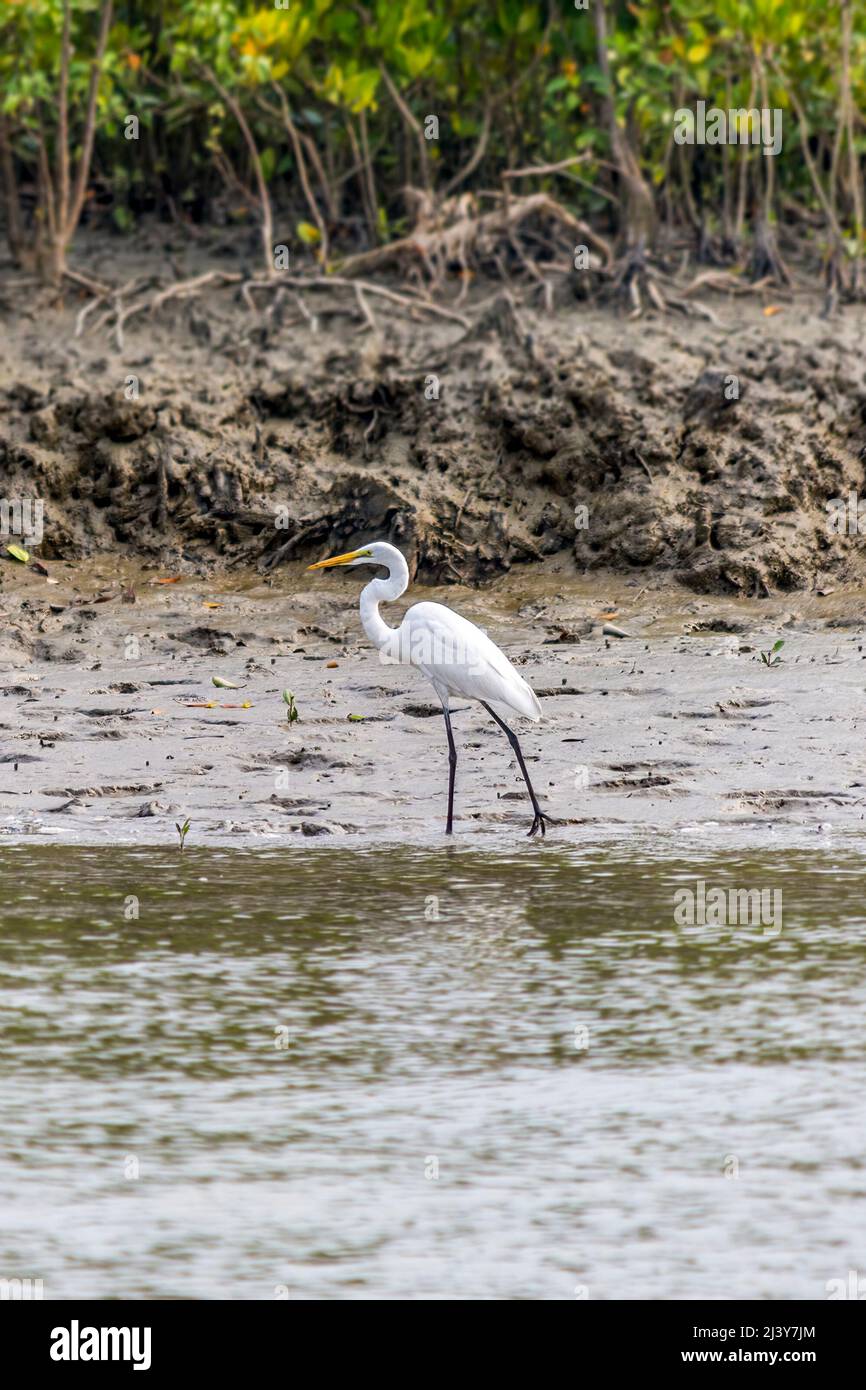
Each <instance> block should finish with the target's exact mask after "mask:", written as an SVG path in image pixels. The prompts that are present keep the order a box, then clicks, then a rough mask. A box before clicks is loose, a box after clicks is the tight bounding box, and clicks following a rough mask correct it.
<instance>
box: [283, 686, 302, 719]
mask: <svg viewBox="0 0 866 1390" xmlns="http://www.w3.org/2000/svg"><path fill="white" fill-rule="evenodd" d="M283 701H284V702H285V704H286V705H287V706H288V710H287V714H286V717H287V719H288V721H289V723H290V724H294V722H295V720H296V719H299V718H300V715H299V714H298V710H297V706H296V705H295V697H294V695H293V694H292V692H291V690H284V691H283Z"/></svg>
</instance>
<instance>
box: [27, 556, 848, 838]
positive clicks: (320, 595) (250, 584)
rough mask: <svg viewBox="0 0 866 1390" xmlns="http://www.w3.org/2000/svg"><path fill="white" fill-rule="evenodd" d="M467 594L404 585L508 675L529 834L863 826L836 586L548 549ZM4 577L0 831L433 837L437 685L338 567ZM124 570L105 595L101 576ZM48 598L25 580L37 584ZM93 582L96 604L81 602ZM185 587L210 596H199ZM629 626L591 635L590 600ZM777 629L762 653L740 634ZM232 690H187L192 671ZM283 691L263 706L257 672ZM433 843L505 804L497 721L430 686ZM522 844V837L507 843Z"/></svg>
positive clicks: (471, 827) (476, 825) (505, 821)
mask: <svg viewBox="0 0 866 1390" xmlns="http://www.w3.org/2000/svg"><path fill="white" fill-rule="evenodd" d="M556 566H557V561H555V560H554V561H548V562H546V565H545V566H544V567H542V568H543V573H539V572H538V570H537V569H536V572H535V573H534V574H532V575H530V574H529V572H528V571H526V570H520V571H516V572H515V574H513V575H511V576H508V577H507V578H505V579H503V580H499V581H496V582H495V583H494V584H493V585H492V586H491V587H489V588H488V589H486V590H483V591H479V590H477V589H476V590H472V589H465V588H462V587H460V586H457V585H454V586H450V587H449V588H448V589H447V590H435V589H434V590H432V591H425V590H424V589H423V588H422V587H421V586H415V588H414V589H413V591H412V592H411V593H410V594H409V595H407V597H406V600H405V601H403V602H401V603H400V604H397V605H394V606H393V608H392V609H391V610H389V612H388V617H389V620H390V621H392V622H396V621H397V620H398V618H399V615H400V612H401V611H402V609H403V608H404V607H405V606H406V604H407V603H408V602H409V601H411V600H417V599H419V598H421V597H425V596H432V597H435V598H446V599H447V601H448V602H449V603H451V604H452V605H453V606H455V607H457V608H459V609H460V610H461V611H462V612H464V613H466V614H467V616H469V617H471V618H473V619H474V620H475V621H477V622H479V623H480V624H482V625H483V626H485V627H486V628H487V629H488V630H489V632H490V633H491V635H492V636H493V637H494V638H495V639H496V640H498V641H500V642H501V643H502V645H503V646H504V648H505V650H506V651H507V652H508V654H509V655H510V656H511V658H512V659H513V660H514V661H515V662H516V664H517V665H518V666H519V668H520V670H521V671H522V673H523V674H524V675H525V676H526V677H527V679H529V680H530V682H531V683H532V684H533V686H534V687H535V689H536V691H537V692H538V694H539V696H540V700H541V705H542V709H543V712H544V720H543V722H542V723H541V724H538V725H529V724H526V723H522V727H521V728H520V735H521V738H522V741H523V747H524V750H525V753H526V757H527V761H528V764H529V767H530V771H531V775H532V777H533V780H534V782H535V785H536V788H537V790H538V792H539V796H540V798H541V800H542V804H543V805H544V807H545V809H546V810H547V811H548V812H549V813H550V814H552V815H553V816H555V817H557V818H558V820H559V824H558V825H556V826H554V827H552V828H551V830H550V831H549V834H548V839H547V842H546V843H548V844H550V843H567V842H569V841H570V840H575V839H585V838H586V837H587V836H590V837H593V838H598V837H599V836H602V837H603V836H614V837H616V838H617V839H619V838H621V837H622V836H624V835H632V834H639V833H641V832H646V833H647V834H651V835H653V836H657V835H659V834H664V833H666V832H667V833H670V834H671V835H676V836H690V835H694V836H700V837H703V841H705V842H706V843H707V844H712V846H713V847H718V846H723V845H734V844H740V843H742V842H744V841H745V842H746V843H748V844H750V845H759V844H763V845H765V846H766V845H768V844H773V843H777V844H782V843H791V842H792V837H793V840H794V841H796V842H799V843H801V842H802V840H803V837H804V836H805V837H807V838H808V837H812V836H819V837H825V836H827V835H832V834H835V833H842V834H846V835H849V836H851V835H853V836H855V837H856V838H857V839H858V842H859V840H860V839H862V838H863V830H864V815H866V760H864V757H863V752H862V729H861V727H860V726H861V719H862V716H861V710H862V707H863V698H864V687H866V648H864V633H863V624H862V622H861V621H860V619H859V618H854V619H852V618H851V617H850V616H849V615H850V613H851V612H852V611H858V612H860V613H862V611H863V595H862V593H860V592H853V591H837V592H836V593H834V594H831V595H827V596H826V597H824V598H819V597H817V596H811V595H810V596H805V595H797V596H795V597H794V598H793V599H792V600H789V601H788V602H783V601H780V600H764V601H750V600H744V599H739V600H732V599H712V600H709V599H706V598H701V597H696V596H691V597H690V596H688V595H687V594H684V592H683V590H682V589H681V588H674V589H670V588H669V587H665V586H663V585H661V584H660V583H658V582H654V583H653V584H650V585H648V586H646V585H640V587H638V584H637V582H636V581H634V580H630V581H629V580H626V581H624V580H622V579H621V578H619V577H618V576H611V575H605V576H604V577H603V580H601V581H599V580H598V579H593V580H590V581H581V582H578V581H575V580H574V579H573V578H572V577H571V575H570V573H567V572H565V571H566V570H567V569H568V566H566V564H565V561H562V562H561V568H560V569H559V570H557V567H556ZM15 574H16V576H17V586H16V590H15V592H14V593H12V592H10V588H9V583H8V578H7V585H6V591H5V593H4V596H3V601H2V606H3V612H4V647H3V652H2V660H3V671H4V674H3V677H2V683H0V842H2V840H3V839H5V840H6V842H7V843H8V841H9V840H10V839H16V838H19V837H22V836H37V837H45V838H50V839H56V840H62V841H69V842H85V843H135V842H157V843H161V844H165V845H171V844H176V843H177V834H176V831H175V824H176V822H178V821H181V822H182V821H183V820H184V819H185V818H186V817H189V819H190V821H191V829H190V836H189V843H190V844H192V843H195V844H211V843H226V842H240V843H246V844H248V843H251V842H254V843H273V842H277V843H285V844H290V843H293V842H294V843H298V844H299V843H301V842H302V841H304V842H310V843H314V842H316V841H319V842H321V843H323V844H324V843H330V844H333V843H334V842H335V839H337V840H339V841H340V842H341V843H345V844H346V845H347V846H349V845H352V844H362V843H365V842H370V841H379V842H385V841H389V840H396V839H399V840H401V841H410V842H411V841H417V842H433V841H436V840H438V837H439V836H440V834H441V832H442V830H443V828H444V813H445V796H446V787H447V756H446V745H445V739H444V729H443V726H442V719H441V714H440V712H439V707H438V705H437V704H436V702H435V698H434V696H433V693H432V691H431V690H430V689H429V687H428V686H427V685H426V683H425V682H424V681H423V679H422V678H421V677H420V675H419V674H418V673H417V672H415V671H414V670H412V669H411V668H403V667H393V666H386V665H381V664H380V662H379V660H378V655H377V653H376V652H375V651H374V650H372V649H371V648H370V647H369V645H368V644H367V643H366V640H365V639H364V638H363V634H362V633H361V632H360V628H359V624H358V617H357V607H356V600H357V589H358V580H357V576H353V575H352V571H345V572H341V573H339V574H330V575H322V576H317V577H312V576H306V575H304V574H303V572H301V570H300V566H298V565H296V564H293V565H291V566H289V567H288V568H287V569H286V570H284V571H281V572H280V574H279V576H277V577H275V576H271V577H270V578H269V579H268V580H266V581H262V580H256V581H253V580H249V581H247V582H246V583H245V584H243V585H234V584H233V581H226V580H223V581H221V582H219V581H212V582H211V581H201V580H198V579H186V580H181V581H180V582H179V583H177V584H173V585H171V586H166V587H163V586H160V585H158V584H156V583H154V582H153V573H152V572H151V571H143V572H142V571H133V570H131V569H128V568H125V567H123V566H121V567H120V568H119V570H118V569H117V568H116V567H114V566H112V567H110V568H109V567H107V566H99V565H96V566H94V567H91V568H89V569H88V570H87V573H86V576H85V577H82V575H81V573H76V571H75V570H74V569H73V568H72V567H71V566H67V565H66V564H60V565H57V566H56V567H55V574H56V575H57V576H59V578H60V582H59V583H58V584H56V585H53V586H52V587H51V588H50V589H46V581H45V579H44V578H41V577H40V576H38V575H35V574H33V573H32V572H30V571H26V570H24V568H23V567H20V566H19V567H17V568H16V570H15ZM112 581H113V582H114V584H115V586H116V585H118V584H119V585H122V586H123V587H124V589H125V591H126V592H127V593H128V594H129V593H133V592H134V593H135V595H136V601H135V602H134V603H123V602H122V600H121V598H120V597H119V596H118V593H117V589H116V588H115V590H114V597H112V598H110V599H108V600H107V601H105V602H99V601H98V600H99V599H100V598H101V597H103V596H104V595H105V594H106V593H107V592H108V593H110V592H112V590H111V582H112ZM49 594H50V601H49V599H48V597H47V596H48V595H49ZM94 600H96V601H94ZM212 605H220V606H219V607H218V608H217V607H213V606H212ZM612 610H616V623H617V625H618V626H621V627H622V629H623V630H624V631H627V632H628V633H629V634H630V635H629V636H628V637H626V638H622V639H615V638H611V637H605V636H604V634H603V632H602V622H603V618H604V615H605V614H609V613H610V612H611V611H612ZM780 639H782V640H784V644H785V645H784V647H783V648H782V649H781V651H780V652H779V653H778V655H779V656H780V657H781V658H782V660H781V662H780V663H779V664H778V665H776V666H774V667H773V668H768V667H767V666H766V665H765V664H764V663H763V662H762V660H761V657H760V653H761V652H762V651H769V650H770V649H771V647H772V646H773V644H774V643H775V642H776V641H777V640H780ZM215 675H216V676H218V677H220V678H222V679H224V680H231V681H233V682H235V683H236V684H237V685H239V686H242V687H243V689H240V690H231V689H226V688H217V687H215V686H214V685H213V676H215ZM286 688H289V689H291V690H292V691H293V692H294V694H295V697H296V702H297V707H298V709H299V712H300V719H299V721H298V722H296V723H294V724H292V725H291V726H289V724H288V722H287V719H286V706H285V705H284V704H283V703H282V701H281V692H282V690H284V689H286ZM454 725H455V732H456V737H457V742H458V750H459V763H458V771H457V802H456V811H457V814H456V821H455V832H456V834H455V843H456V842H458V841H459V842H460V843H469V844H478V845H479V846H484V845H489V844H491V843H493V842H496V843H500V842H507V841H511V842H513V843H514V844H517V843H521V842H522V841H523V837H524V836H525V834H526V831H527V830H528V829H529V825H530V821H531V815H530V814H529V808H528V805H527V802H526V797H525V794H524V790H523V784H522V782H521V780H520V777H519V773H518V770H517V768H516V766H515V764H514V761H513V759H512V757H511V753H510V750H509V748H508V745H507V743H506V741H505V739H504V738H503V737H502V735H501V733H500V732H499V731H498V730H497V729H496V728H495V726H494V725H493V724H492V722H491V721H490V720H489V719H488V718H487V716H486V715H485V714H484V712H483V711H482V710H481V709H480V708H479V707H477V706H474V705H469V704H466V705H461V704H460V702H456V710H455V716H454ZM536 843H537V842H534V841H533V842H531V843H528V844H527V851H529V849H530V848H532V847H534V846H535V845H536Z"/></svg>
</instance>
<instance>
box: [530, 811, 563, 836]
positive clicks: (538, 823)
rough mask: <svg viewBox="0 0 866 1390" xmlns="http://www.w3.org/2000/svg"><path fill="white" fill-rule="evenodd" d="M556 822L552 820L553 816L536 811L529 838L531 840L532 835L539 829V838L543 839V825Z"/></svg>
mask: <svg viewBox="0 0 866 1390" xmlns="http://www.w3.org/2000/svg"><path fill="white" fill-rule="evenodd" d="M556 824H557V821H555V820H554V818H553V816H548V815H547V814H546V813H545V812H544V811H536V813H535V820H534V821H533V822H532V829H531V830H530V832H529V839H530V840H531V839H532V837H533V835H537V834H538V832H539V831H541V838H542V840H543V839H544V833H545V831H544V828H545V826H546V825H556Z"/></svg>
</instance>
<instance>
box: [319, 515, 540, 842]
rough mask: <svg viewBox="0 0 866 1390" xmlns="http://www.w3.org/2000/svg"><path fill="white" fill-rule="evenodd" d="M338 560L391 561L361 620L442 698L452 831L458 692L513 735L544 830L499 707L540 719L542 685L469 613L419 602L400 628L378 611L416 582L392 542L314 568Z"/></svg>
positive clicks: (324, 565)
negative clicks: (538, 688) (452, 704)
mask: <svg viewBox="0 0 866 1390" xmlns="http://www.w3.org/2000/svg"><path fill="white" fill-rule="evenodd" d="M334 565H384V566H385V568H386V569H387V571H388V577H387V579H378V578H377V579H372V580H371V581H370V583H369V584H368V585H367V586H366V588H365V589H363V591H362V593H361V605H360V607H361V622H362V624H363V626H364V631H365V632H366V634H367V636H368V637H369V639H370V641H371V642H372V643H373V645H374V646H375V647H378V649H379V652H380V654H381V656H382V658H383V659H384V660H386V661H389V662H390V661H394V662H401V663H402V664H404V665H410V666H417V667H418V669H419V670H420V671H423V673H424V675H425V676H426V677H427V679H428V680H429V681H430V682H431V683H432V685H433V689H434V690H435V691H436V694H437V695H438V696H439V699H440V700H441V701H442V710H443V713H444V715H445V731H446V733H447V735H448V764H449V772H448V822H447V824H446V826H445V833H446V834H447V835H450V834H451V832H452V829H453V821H454V773H455V770H456V768H457V749H456V748H455V746H454V734H453V732H452V730H451V715H450V712H449V708H448V699H449V696H451V695H458V696H463V697H464V698H465V699H469V700H478V701H479V703H480V704H482V705H483V706H484V708H485V709H486V710H487V713H488V714H489V715H491V717H492V718H493V719H495V720H496V723H497V724H498V725H499V727H500V729H502V730H503V731H504V732H505V734H506V735H507V737H508V741H509V743H510V744H511V747H512V748H513V749H514V753H515V756H516V758H517V762H518V765H519V767H520V771H521V772H522V773H523V780H524V782H525V783H526V790H527V791H528V792H529V799H530V801H531V802H532V809H533V812H534V813H535V819H534V820H533V822H532V829H531V830H530V832H529V833H530V835H535V834H536V833H537V832H538V831H539V830H540V831H541V834H542V835H543V834H544V824H545V821H546V820H552V817H551V816H546V815H545V814H544V812H543V811H542V809H541V807H540V806H539V804H538V798H537V796H536V795H535V791H534V790H533V786H532V783H531V782H530V780H529V773H528V772H527V771H526V763H525V762H524V761H523V753H522V752H521V749H520V744H519V743H518V741H517V735H516V734H515V733H514V731H513V730H512V729H510V728H509V727H508V725H507V724H506V723H505V720H504V719H501V718H500V717H499V715H498V714H497V713H496V710H495V709H493V708H491V706H493V705H498V706H499V707H500V708H501V709H505V710H511V711H513V712H514V713H515V714H522V715H525V717H526V718H527V719H536V720H537V719H540V718H541V706H540V705H539V703H538V699H537V697H536V694H535V691H534V690H532V689H531V688H530V687H529V686H528V685H527V684H526V681H525V680H524V679H523V677H522V676H519V675H518V674H517V672H516V671H515V669H514V667H513V666H512V664H511V662H510V661H509V660H508V658H507V656H505V655H504V654H503V653H502V652H501V651H500V650H499V648H498V647H497V646H496V645H495V643H493V642H491V640H490V638H489V637H488V636H487V635H486V634H485V633H483V632H482V631H481V629H480V628H477V627H476V626H475V624H474V623H470V622H469V621H468V619H466V618H461V616H460V614H459V613H452V611H451V609H450V608H445V607H444V605H443V604H441V603H416V604H413V606H412V607H411V608H410V609H408V611H407V612H406V615H405V617H404V618H403V621H402V623H401V624H400V626H399V627H389V626H388V624H387V623H386V622H385V620H384V619H383V618H382V617H381V616H380V614H379V604H380V603H389V602H392V601H393V600H394V599H398V598H399V597H400V595H401V594H403V593H405V592H406V589H407V588H408V586H409V567H408V565H407V564H406V561H405V560H404V559H403V556H402V555H401V554H400V552H399V550H397V549H396V548H395V547H394V546H393V545H388V544H386V542H385V541H375V542H374V543H373V544H372V545H367V546H364V547H363V548H362V549H361V550H351V551H349V552H348V554H346V555H335V556H333V558H332V559H330V560H319V562H318V563H317V564H315V565H310V566H308V568H309V569H311V570H321V569H330V568H331V567H332V566H334Z"/></svg>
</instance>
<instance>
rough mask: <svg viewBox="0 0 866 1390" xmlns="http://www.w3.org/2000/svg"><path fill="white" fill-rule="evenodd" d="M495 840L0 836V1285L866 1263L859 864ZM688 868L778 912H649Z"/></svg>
mask: <svg viewBox="0 0 866 1390" xmlns="http://www.w3.org/2000/svg"><path fill="white" fill-rule="evenodd" d="M520 849H521V852H520V853H511V852H509V853H508V854H503V855H501V856H497V855H495V854H490V853H487V852H485V853H483V854H481V853H476V852H470V851H465V850H461V849H460V848H459V847H449V848H448V849H443V850H437V851H436V852H429V851H422V850H404V849H400V848H399V847H394V848H390V849H388V848H386V849H379V850H375V851H370V852H366V851H360V852H359V851H354V852H351V851H346V850H342V849H341V850H338V851H337V850H331V849H319V848H316V849H313V850H310V851H303V850H302V851H298V850H296V849H294V848H293V849H292V850H290V851H286V850H279V851H258V852H245V851H234V850H227V851H224V852H214V851H199V850H195V849H192V850H188V851H187V852H186V853H185V854H184V855H183V856H181V855H180V854H179V853H177V852H166V851H155V850H152V849H146V850H144V849H143V850H120V851H117V850H107V849H86V848H77V849H73V848H67V847H51V848H48V847H45V846H38V847H30V846H28V845H22V846H4V847H3V848H2V850H0V872H2V882H0V913H2V925H0V1019H2V1031H3V1051H2V1059H3V1060H2V1078H0V1212H2V1221H0V1278H16V1277H17V1278H41V1279H42V1280H43V1281H44V1289H45V1297H46V1298H57V1297H61V1298H62V1297H79V1296H82V1297H97V1298H116V1297H121V1298H178V1297H179V1298H191V1297H192V1298H212V1297H231V1298H245V1299H270V1298H274V1297H285V1296H288V1297H290V1298H304V1297H314V1298H322V1297H323V1298H359V1297H360V1298H369V1297H410V1298H412V1297H434V1298H437V1297H438V1298H453V1297H459V1298H490V1297H493V1298H554V1299H559V1298H568V1299H571V1298H574V1297H575V1296H578V1297H581V1296H588V1297H589V1298H647V1297H649V1298H665V1299H670V1298H677V1299H679V1298H707V1297H709V1298H721V1299H727V1298H736V1297H753V1296H754V1297H761V1298H770V1299H772V1298H791V1297H799V1298H817V1299H820V1298H824V1297H825V1296H826V1292H825V1285H826V1283H827V1281H828V1280H830V1279H837V1278H838V1279H845V1278H847V1274H848V1270H849V1269H851V1268H858V1267H859V1268H860V1269H861V1270H863V1269H864V1268H866V1266H864V1260H866V1254H864V1250H866V1167H864V1165H866V1155H864V1135H866V1124H864V1120H866V1023H864V1020H866V912H864V906H863V900H862V862H863V861H862V858H861V857H860V856H859V855H858V854H855V853H852V852H846V851H845V850H842V849H840V850H838V851H832V850H829V849H825V850H823V851H821V852H818V851H808V852H807V851H804V850H798V851H784V852H778V853H775V854H772V855H770V854H764V855H761V856H759V857H754V858H750V857H747V856H744V855H739V856H738V855H731V854H727V855H726V856H725V857H724V858H720V859H718V860H715V861H714V860H713V859H712V857H709V856H708V857H705V858H704V859H703V860H701V861H696V860H695V859H693V858H691V859H689V860H685V859H679V858H677V857H676V854H677V853H678V851H676V850H674V852H673V853H672V854H669V855H664V854H659V853H658V847H656V851H655V854H654V857H652V858H650V857H644V854H645V853H646V854H647V855H648V853H649V851H644V848H643V847H642V846H640V845H638V844H636V843H635V842H631V843H626V844H623V845H620V846H619V847H611V846H604V847H596V848H593V847H589V848H586V849H581V850H572V851H567V852H563V851H562V850H561V849H557V848H556V847H555V846H554V845H552V844H549V843H548V844H547V845H544V846H537V845H534V844H533V845H528V846H523V845H521V847H520ZM696 879H703V880H704V881H705V883H706V885H707V887H708V888H709V887H711V886H720V887H723V888H725V889H728V888H758V889H760V888H765V889H768V890H774V889H775V890H777V891H781V893H782V902H783V911H782V920H781V924H780V925H781V930H779V931H778V932H777V930H776V927H775V926H773V925H772V924H771V925H768V926H764V927H762V926H760V925H757V926H742V927H739V926H736V927H733V928H730V929H729V928H721V929H720V928H719V927H716V926H712V925H710V926H700V925H695V926H690V925H688V924H686V925H682V926H680V925H677V923H676V922H675V920H674V894H675V892H676V891H677V890H678V889H681V888H683V887H688V886H690V885H691V886H692V887H694V885H695V881H696ZM136 914H137V915H136Z"/></svg>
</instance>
